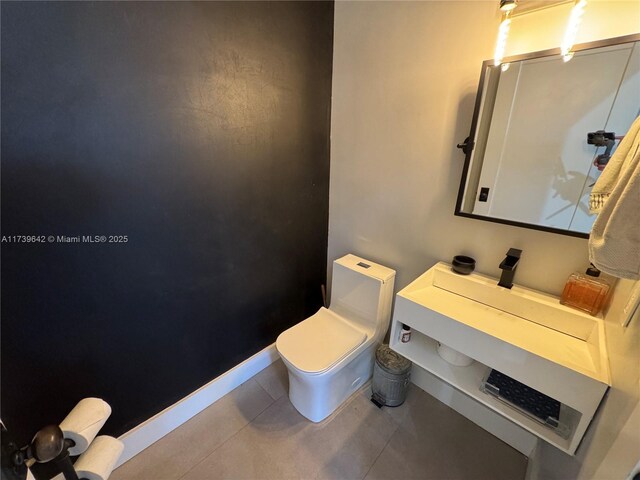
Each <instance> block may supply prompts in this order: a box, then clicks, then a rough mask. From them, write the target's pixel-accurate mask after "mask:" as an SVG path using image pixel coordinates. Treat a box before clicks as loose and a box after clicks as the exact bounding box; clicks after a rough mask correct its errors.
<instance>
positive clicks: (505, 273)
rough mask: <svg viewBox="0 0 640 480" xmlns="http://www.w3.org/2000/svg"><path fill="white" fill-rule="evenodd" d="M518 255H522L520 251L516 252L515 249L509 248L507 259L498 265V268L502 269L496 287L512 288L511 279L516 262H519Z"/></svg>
mask: <svg viewBox="0 0 640 480" xmlns="http://www.w3.org/2000/svg"><path fill="white" fill-rule="evenodd" d="M520 255H522V250H518V249H517V248H510V249H509V251H508V252H507V257H506V258H505V259H504V260H503V261H502V263H500V268H501V269H502V275H500V281H499V282H498V285H500V286H501V287H504V288H511V287H513V277H514V276H515V274H516V268H517V266H518V262H519V261H520Z"/></svg>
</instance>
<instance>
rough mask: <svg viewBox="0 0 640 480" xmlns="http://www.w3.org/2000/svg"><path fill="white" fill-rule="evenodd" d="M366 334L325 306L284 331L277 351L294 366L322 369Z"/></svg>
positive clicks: (305, 368)
mask: <svg viewBox="0 0 640 480" xmlns="http://www.w3.org/2000/svg"><path fill="white" fill-rule="evenodd" d="M366 338H367V336H366V334H365V333H364V332H361V331H359V330H357V329H355V328H354V327H352V326H351V325H349V324H348V323H347V322H346V321H345V320H344V319H343V318H342V317H340V316H339V315H337V314H335V313H333V312H332V311H331V310H327V309H326V308H324V307H322V308H321V309H320V310H318V312H317V313H316V314H315V315H312V316H311V317H309V318H307V319H306V320H304V321H303V322H300V323H299V324H297V325H294V326H293V327H291V328H290V329H288V330H286V331H284V332H282V333H281V334H280V336H279V337H278V339H277V340H276V348H277V349H278V352H280V354H281V355H282V356H283V357H284V358H285V359H287V361H288V362H289V363H291V364H292V365H293V366H294V367H296V368H297V369H299V370H302V371H303V372H307V373H321V372H323V371H325V370H327V369H328V368H330V367H331V366H332V365H334V364H336V363H337V362H338V361H340V360H342V359H343V358H344V357H345V356H347V355H348V354H349V353H351V352H352V351H353V350H354V349H355V348H356V347H357V346H358V345H361V344H362V342H364V341H365V339H366Z"/></svg>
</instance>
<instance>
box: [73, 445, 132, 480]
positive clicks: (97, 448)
mask: <svg viewBox="0 0 640 480" xmlns="http://www.w3.org/2000/svg"><path fill="white" fill-rule="evenodd" d="M123 450H124V443H122V442H121V441H120V440H118V439H116V438H113V437H108V436H106V435H100V436H99V437H96V439H95V440H94V441H93V442H91V445H90V446H89V448H88V449H87V451H86V452H84V453H83V454H82V455H81V456H80V458H78V460H77V461H76V463H75V464H74V465H73V467H74V468H75V470H76V472H77V474H78V478H81V479H85V478H86V479H87V480H107V479H108V478H109V475H111V472H112V471H113V468H114V467H115V466H116V462H117V461H118V459H119V458H120V455H121V454H122V451H123Z"/></svg>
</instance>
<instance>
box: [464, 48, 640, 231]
mask: <svg viewBox="0 0 640 480" xmlns="http://www.w3.org/2000/svg"><path fill="white" fill-rule="evenodd" d="M574 52H575V54H574V55H573V58H571V59H570V60H569V61H565V60H564V59H563V57H562V55H560V51H559V49H554V50H547V51H542V52H536V53H531V54H527V55H520V56H517V57H510V58H506V59H505V60H504V63H503V64H502V66H494V65H493V63H494V62H493V60H487V61H485V62H484V63H483V65H482V73H481V77H480V86H479V88H478V96H477V99H476V107H475V112H474V116H473V121H472V125H471V134H470V136H469V139H467V141H466V144H467V145H468V147H469V148H466V149H465V150H466V154H467V155H466V160H465V166H464V171H463V174H462V181H461V183H460V191H459V193H458V201H457V204H456V212H455V213H456V215H461V216H465V217H471V218H477V219H482V220H489V221H494V222H499V223H506V224H510V225H516V226H521V227H527V228H534V229H537V230H545V231H551V232H556V233H562V234H566V235H572V236H577V237H584V238H587V237H588V235H589V231H590V230H591V226H592V224H593V221H594V220H595V215H591V214H589V193H590V191H591V187H592V186H593V184H594V182H595V181H596V180H597V178H598V176H599V175H600V172H601V170H602V169H603V168H606V161H607V157H606V156H604V155H605V154H606V153H609V154H612V153H613V152H614V151H615V148H616V147H617V145H618V144H619V141H620V139H621V137H623V136H624V134H625V133H626V132H627V130H628V129H629V127H630V126H631V123H632V122H633V120H634V119H635V118H636V117H637V116H638V115H639V114H640V35H629V36H626V37H620V38H615V39H610V40H604V41H599V42H594V43H590V44H583V45H577V46H575V47H574ZM599 131H603V132H599ZM589 134H591V135H590V136H589ZM607 147H608V151H607Z"/></svg>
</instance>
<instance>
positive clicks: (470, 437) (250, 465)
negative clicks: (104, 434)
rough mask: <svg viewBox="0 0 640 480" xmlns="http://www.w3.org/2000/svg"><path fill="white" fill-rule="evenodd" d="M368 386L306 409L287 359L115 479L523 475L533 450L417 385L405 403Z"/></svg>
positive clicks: (404, 479)
mask: <svg viewBox="0 0 640 480" xmlns="http://www.w3.org/2000/svg"><path fill="white" fill-rule="evenodd" d="M369 397H370V390H369V388H368V387H366V388H363V389H362V390H360V391H359V392H357V393H356V394H354V395H353V396H352V397H351V398H350V399H349V400H348V402H347V403H346V404H345V405H343V406H342V407H341V408H340V409H339V410H338V411H337V412H335V413H334V414H333V415H331V416H330V417H329V418H328V419H326V420H325V421H323V422H321V423H319V424H314V423H311V422H309V421H307V420H306V419H305V418H304V417H302V416H301V415H300V414H299V413H298V412H297V411H296V410H295V408H294V407H293V405H291V402H289V398H288V396H287V372H286V368H285V366H284V365H283V364H282V362H281V361H278V362H276V363H274V364H273V365H271V366H270V367H269V368H267V369H265V370H263V371H262V372H260V373H259V374H258V375H256V376H255V377H254V378H252V379H251V380H249V381H248V382H246V383H244V384H242V385H241V386H239V387H238V388H236V389H235V390H234V391H232V392H231V393H229V394H228V395H226V396H224V397H223V398H221V399H220V400H219V401H217V402H216V403H215V404H214V405H212V406H211V407H209V408H207V409H206V410H204V411H203V412H201V413H200V414H199V415H197V416H195V417H194V418H192V419H191V420H189V421H188V422H187V423H185V424H184V425H182V426H181V427H179V428H177V429H176V430H174V431H173V432H171V433H170V434H169V435H167V436H166V437H164V438H162V439H161V440H160V441H158V442H157V443H155V444H153V445H152V446H151V447H149V448H148V449H146V450H145V451H144V452H142V453H141V454H139V455H137V456H136V457H134V458H133V459H131V460H130V461H128V462H127V463H125V464H124V465H123V466H121V467H120V468H118V469H117V470H115V471H114V472H113V474H112V475H111V477H110V478H111V479H112V480H178V479H181V480H209V479H223V478H224V479H274V480H276V479H277V480H279V479H344V480H351V479H367V480H373V479H399V480H409V479H434V480H436V479H437V480H445V479H456V480H457V479H461V480H481V479H487V480H503V479H504V480H520V479H523V478H524V475H525V469H526V464H527V459H526V458H525V457H524V456H523V455H522V454H520V453H519V452H517V451H516V450H514V449H513V448H511V447H510V446H508V445H507V444H505V443H503V442H502V441H500V440H498V439H497V438H496V437H494V436H492V435H491V434H489V433H487V432H486V431H484V430H483V429H481V428H480V427H478V426H477V425H475V424H474V423H472V422H470V421H469V420H467V419H466V418H464V417H462V416H461V415H459V414H458V413H456V412H455V411H454V410H452V409H450V408H449V407H447V406H446V405H444V404H442V403H440V402H439V401H437V400H436V399H434V398H433V397H431V396H430V395H428V394H427V393H425V392H423V391H422V390H420V389H419V388H417V387H415V386H413V385H412V386H411V389H410V390H409V394H408V396H407V401H406V402H405V404H404V405H402V406H400V407H396V408H382V409H378V408H376V407H375V406H374V405H373V404H372V403H371V402H370V401H369Z"/></svg>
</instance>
